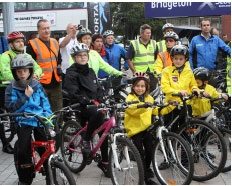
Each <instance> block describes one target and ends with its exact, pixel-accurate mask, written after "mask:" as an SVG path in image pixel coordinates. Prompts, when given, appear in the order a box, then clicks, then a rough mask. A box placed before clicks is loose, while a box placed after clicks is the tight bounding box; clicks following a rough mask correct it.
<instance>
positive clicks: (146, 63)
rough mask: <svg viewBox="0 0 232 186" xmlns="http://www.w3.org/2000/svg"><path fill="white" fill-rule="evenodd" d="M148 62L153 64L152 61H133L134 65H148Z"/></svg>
mask: <svg viewBox="0 0 232 186" xmlns="http://www.w3.org/2000/svg"><path fill="white" fill-rule="evenodd" d="M148 64H154V61H148V62H134V66H139V65H148Z"/></svg>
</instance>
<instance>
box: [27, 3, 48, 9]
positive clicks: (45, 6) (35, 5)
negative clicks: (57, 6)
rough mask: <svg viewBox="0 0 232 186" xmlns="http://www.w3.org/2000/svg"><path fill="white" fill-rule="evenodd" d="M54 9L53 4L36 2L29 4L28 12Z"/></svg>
mask: <svg viewBox="0 0 232 186" xmlns="http://www.w3.org/2000/svg"><path fill="white" fill-rule="evenodd" d="M48 9H52V3H45V2H36V3H28V10H48Z"/></svg>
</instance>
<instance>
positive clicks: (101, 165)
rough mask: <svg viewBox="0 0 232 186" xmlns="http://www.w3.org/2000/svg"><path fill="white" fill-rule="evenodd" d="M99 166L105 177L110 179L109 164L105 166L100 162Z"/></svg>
mask: <svg viewBox="0 0 232 186" xmlns="http://www.w3.org/2000/svg"><path fill="white" fill-rule="evenodd" d="M97 166H98V167H99V168H100V169H101V170H102V172H103V173H104V174H105V177H107V178H110V172H109V164H103V163H102V162H99V163H98V164H97Z"/></svg>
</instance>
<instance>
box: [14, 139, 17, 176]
mask: <svg viewBox="0 0 232 186" xmlns="http://www.w3.org/2000/svg"><path fill="white" fill-rule="evenodd" d="M14 164H15V169H16V172H17V174H18V140H17V141H16V142H15V145H14Z"/></svg>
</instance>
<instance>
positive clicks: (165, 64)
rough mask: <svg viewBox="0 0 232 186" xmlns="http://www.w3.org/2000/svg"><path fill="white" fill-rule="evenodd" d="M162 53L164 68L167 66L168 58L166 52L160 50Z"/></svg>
mask: <svg viewBox="0 0 232 186" xmlns="http://www.w3.org/2000/svg"><path fill="white" fill-rule="evenodd" d="M160 54H161V55H162V57H163V60H164V61H163V64H164V68H165V67H167V62H166V58H165V54H164V52H160Z"/></svg>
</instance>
